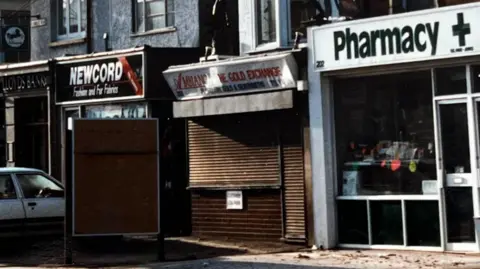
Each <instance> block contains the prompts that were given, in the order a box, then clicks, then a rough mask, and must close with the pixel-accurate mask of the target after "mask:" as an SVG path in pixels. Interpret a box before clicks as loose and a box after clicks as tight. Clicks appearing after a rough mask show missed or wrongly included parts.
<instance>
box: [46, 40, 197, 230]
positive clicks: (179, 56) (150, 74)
mask: <svg viewBox="0 0 480 269" xmlns="http://www.w3.org/2000/svg"><path fill="white" fill-rule="evenodd" d="M194 59H198V51H197V50H196V49H177V48H153V47H140V48H134V49H128V50H123V51H112V52H104V53H94V54H89V55H80V56H73V57H64V58H58V59H57V63H56V68H55V72H56V86H57V88H58V89H59V90H58V91H57V92H56V95H55V97H56V99H55V101H56V105H57V110H56V113H57V115H58V118H59V119H60V120H59V128H58V129H57V133H56V135H57V137H56V138H55V139H57V140H58V141H61V145H62V147H58V148H57V157H58V158H59V159H60V160H62V161H61V162H60V163H62V165H61V167H59V171H58V172H59V174H60V175H61V177H60V178H61V179H62V181H67V182H68V181H69V180H70V178H71V175H72V123H73V119H75V118H91V119H141V118H158V120H159V133H160V134H161V137H159V141H161V144H162V146H161V149H160V150H161V151H162V156H161V158H160V162H161V164H160V165H161V169H160V170H161V172H160V178H161V184H160V185H161V186H162V187H163V186H167V187H166V188H165V189H162V191H163V192H164V193H163V194H162V199H166V200H162V205H163V204H177V205H178V210H177V211H168V210H163V212H162V214H164V213H165V212H167V211H168V212H169V213H165V214H166V215H164V216H162V218H163V219H164V220H171V222H173V223H176V224H177V225H176V226H175V225H169V223H170V221H166V222H165V225H169V226H168V227H170V228H172V229H171V230H168V229H165V232H166V234H167V235H168V234H169V233H171V234H175V235H178V234H182V233H185V232H186V231H187V232H188V230H189V226H190V224H189V221H188V219H189V215H188V214H189V208H188V203H189V201H188V199H187V200H186V201H184V199H182V198H184V197H185V196H186V194H185V193H186V191H185V190H184V189H185V188H184V186H186V178H185V176H184V170H185V168H184V165H185V160H184V158H182V157H181V156H183V155H184V152H185V151H184V150H185V149H182V147H181V146H177V147H174V146H172V144H175V145H177V144H180V143H178V141H182V137H184V135H185V130H184V125H183V122H179V121H174V120H172V102H173V100H175V98H174V96H173V94H172V93H171V91H170V90H169V87H168V84H167V83H166V82H165V80H164V79H163V77H162V76H161V73H160V72H161V71H163V70H165V69H166V68H167V67H168V66H169V65H171V64H184V63H188V62H191V61H193V60H194ZM159 74H160V75H159ZM121 122H122V121H119V124H122V123H121ZM177 140H178V141H177ZM180 145H181V144H180ZM179 156H180V157H179ZM170 163H173V165H168V164H170ZM139 169H141V168H139ZM136 180H141V179H132V185H134V184H135V181H136ZM172 182H174V183H172ZM172 185H173V186H175V188H173V187H172ZM177 185H178V186H180V187H176V186H177ZM182 186H183V188H182ZM172 192H173V193H172ZM167 197H168V198H167ZM187 198H188V195H187ZM169 199H170V200H169ZM185 204H186V205H185ZM169 214H173V215H169Z"/></svg>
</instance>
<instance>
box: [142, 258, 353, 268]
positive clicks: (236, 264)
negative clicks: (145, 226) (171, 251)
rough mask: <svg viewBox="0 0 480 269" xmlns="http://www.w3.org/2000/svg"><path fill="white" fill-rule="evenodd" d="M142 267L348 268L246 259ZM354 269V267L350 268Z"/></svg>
mask: <svg viewBox="0 0 480 269" xmlns="http://www.w3.org/2000/svg"><path fill="white" fill-rule="evenodd" d="M142 268H146V269H147V268H148V269H161V268H169V269H177V268H178V269H180V268H181V269H226V268H228V269H347V268H346V267H334V266H332V267H329V266H324V265H321V266H320V265H319V266H315V265H302V264H293V263H268V262H244V261H222V260H209V261H195V262H184V263H178V264H165V265H162V264H157V265H154V266H146V267H142ZM348 269H352V268H348Z"/></svg>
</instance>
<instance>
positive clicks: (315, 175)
mask: <svg viewBox="0 0 480 269" xmlns="http://www.w3.org/2000/svg"><path fill="white" fill-rule="evenodd" d="M331 4H332V15H333V16H338V9H337V7H336V4H335V2H334V0H331ZM307 35H308V36H309V37H311V36H312V31H311V29H309V30H308V34H307ZM307 41H308V59H309V60H308V89H309V95H308V99H309V113H310V143H311V156H312V188H313V192H312V193H313V199H312V200H313V215H314V238H315V245H316V246H317V247H323V248H325V249H329V248H334V247H335V246H336V245H337V221H336V219H337V218H336V198H335V197H336V195H337V191H336V189H337V184H336V176H335V167H336V164H335V162H336V161H335V158H334V156H335V154H334V151H335V139H334V125H333V121H334V120H333V96H332V93H333V92H332V89H331V84H330V81H329V79H328V78H327V77H325V76H320V73H318V72H315V71H314V61H313V60H311V59H313V50H312V49H313V40H312V39H311V38H310V39H309V40H307Z"/></svg>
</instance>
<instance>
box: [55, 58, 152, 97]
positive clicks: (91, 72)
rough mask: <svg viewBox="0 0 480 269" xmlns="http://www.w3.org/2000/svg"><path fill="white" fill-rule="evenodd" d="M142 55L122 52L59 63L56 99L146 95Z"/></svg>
mask: <svg viewBox="0 0 480 269" xmlns="http://www.w3.org/2000/svg"><path fill="white" fill-rule="evenodd" d="M142 57H143V56H142V55H131V56H119V57H111V58H104V59H94V60H90V61H80V62H76V63H67V64H61V65H58V67H57V102H65V101H81V100H92V99H104V98H119V97H129V96H139V97H141V96H143V95H144V89H143V58H142Z"/></svg>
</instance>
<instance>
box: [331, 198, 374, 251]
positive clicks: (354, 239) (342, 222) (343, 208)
mask: <svg viewBox="0 0 480 269" xmlns="http://www.w3.org/2000/svg"><path fill="white" fill-rule="evenodd" d="M337 209H338V231H339V232H338V241H339V242H340V244H363V245H367V244H368V215H367V214H368V213H367V201H354V200H339V201H338V202H337Z"/></svg>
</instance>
